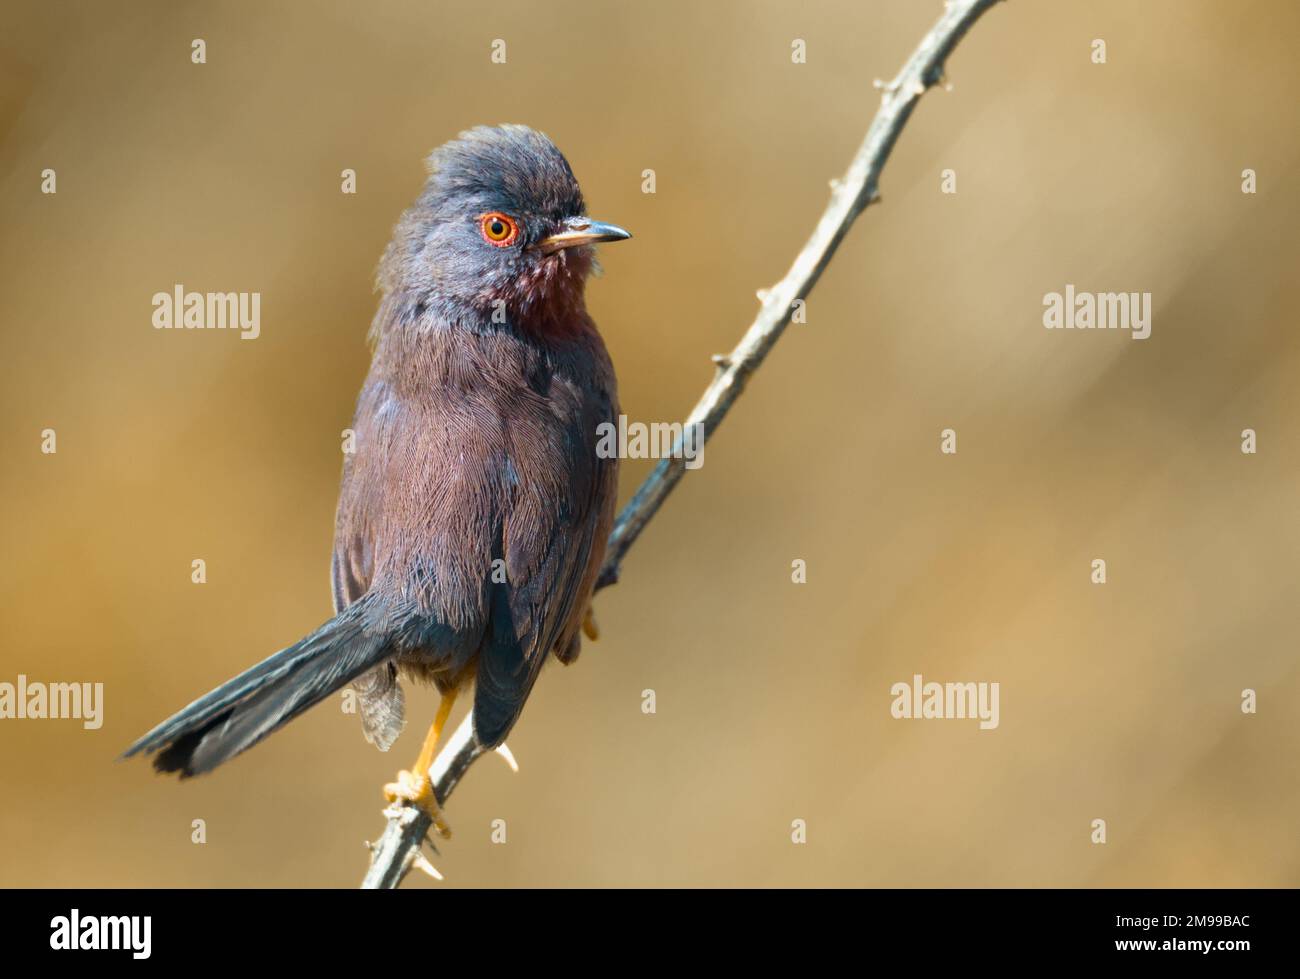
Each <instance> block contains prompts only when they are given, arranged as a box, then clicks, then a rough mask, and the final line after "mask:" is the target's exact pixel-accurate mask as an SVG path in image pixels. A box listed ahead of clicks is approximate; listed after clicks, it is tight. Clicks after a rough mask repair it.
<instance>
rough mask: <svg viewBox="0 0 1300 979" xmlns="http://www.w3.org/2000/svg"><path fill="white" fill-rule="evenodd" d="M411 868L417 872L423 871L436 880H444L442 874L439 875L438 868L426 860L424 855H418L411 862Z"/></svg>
mask: <svg viewBox="0 0 1300 979" xmlns="http://www.w3.org/2000/svg"><path fill="white" fill-rule="evenodd" d="M411 866H412V867H413V868H414V869H416V870H422V871H424V872H425V873H426V874H428V875H429V876H430V877H432V878H433V879H434V880H442V874H440V873H438V868H437V867H435V866H434V865H433V864H431V863H429V861H428V860H426V859H425V856H424V854H423V853H417V854H416V855H415V859H414V860H412V861H411Z"/></svg>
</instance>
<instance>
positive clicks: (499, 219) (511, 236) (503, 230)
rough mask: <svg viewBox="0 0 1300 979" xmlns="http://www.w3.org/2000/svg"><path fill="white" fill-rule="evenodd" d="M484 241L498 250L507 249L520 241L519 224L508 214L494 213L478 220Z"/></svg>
mask: <svg viewBox="0 0 1300 979" xmlns="http://www.w3.org/2000/svg"><path fill="white" fill-rule="evenodd" d="M478 230H479V232H480V233H481V234H482V235H483V240H484V241H486V242H487V243H488V244H489V245H493V246H495V247H497V248H506V247H509V246H510V245H513V244H514V243H515V242H516V241H518V240H519V232H520V230H521V229H520V227H519V222H518V221H516V220H515V219H514V218H512V217H510V215H508V214H502V213H501V212H500V211H492V212H491V213H490V214H484V215H483V216H482V217H481V218H479V219H478Z"/></svg>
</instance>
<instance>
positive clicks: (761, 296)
mask: <svg viewBox="0 0 1300 979" xmlns="http://www.w3.org/2000/svg"><path fill="white" fill-rule="evenodd" d="M754 295H755V296H757V297H758V301H759V302H760V303H762V304H763V305H764V306H766V305H767V301H768V300H769V299H771V298H772V290H771V289H759V290H758V291H757V292H755V293H754Z"/></svg>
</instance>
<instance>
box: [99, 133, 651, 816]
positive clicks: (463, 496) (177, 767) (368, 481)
mask: <svg viewBox="0 0 1300 979" xmlns="http://www.w3.org/2000/svg"><path fill="white" fill-rule="evenodd" d="M427 171H428V177H427V180H426V182H425V185H424V187H423V190H422V191H421V193H420V194H419V196H418V198H417V199H416V201H415V202H414V204H412V205H411V206H410V207H409V208H408V209H407V210H406V211H405V213H404V214H403V215H402V217H401V218H400V220H399V221H398V222H397V225H396V227H395V228H394V232H393V236H392V240H391V242H390V243H389V244H388V246H387V248H386V249H385V251H384V254H383V257H382V259H381V260H380V263H379V269H378V273H377V275H376V291H377V292H378V293H379V294H380V298H379V303H378V309H377V312H376V314H375V317H374V320H373V321H372V324H371V328H370V333H369V339H370V343H371V346H372V359H371V364H370V370H369V373H368V375H367V377H366V380H365V383H364V385H363V387H362V390H361V394H360V396H359V398H358V401H357V407H356V412H355V418H354V421H353V425H352V430H353V432H354V434H355V444H354V450H353V451H352V452H351V453H349V454H345V459H344V466H343V475H342V484H341V489H340V493H339V502H338V509H337V514H336V519H335V527H334V548H333V557H332V562H331V582H332V592H333V601H334V612H335V614H334V616H333V618H331V619H329V621H327V622H325V623H324V624H323V625H321V626H320V627H319V628H317V629H316V630H314V631H313V632H311V633H310V634H308V635H307V636H305V637H304V638H303V639H300V640H299V641H298V642H296V643H294V644H293V645H291V646H288V647H287V648H285V649H282V650H280V651H279V652H277V653H275V654H274V655H273V656H271V657H269V658H268V659H266V660H263V661H262V662H260V663H258V664H257V665H255V666H253V667H251V668H250V669H248V670H246V671H244V672H243V673H241V674H239V675H238V676H236V677H234V678H233V679H231V680H229V681H228V682H226V683H224V684H222V685H221V686H219V687H217V688H216V689H215V690H212V691H211V692H210V693H207V694H205V695H204V696H202V697H200V698H198V699H197V700H195V701H194V702H193V703H191V704H190V705H189V706H187V707H184V708H183V709H181V710H180V711H178V712H177V713H175V714H174V715H172V716H171V717H169V718H167V719H166V720H165V721H163V722H162V723H160V724H159V725H157V726H156V727H155V728H154V729H153V730H151V731H149V732H148V733H147V734H145V735H144V736H143V737H141V738H140V739H139V740H137V741H136V742H135V743H134V744H132V745H131V746H130V747H128V748H127V749H126V751H125V752H124V757H130V756H133V755H139V754H146V755H152V756H153V765H154V767H155V769H156V770H158V771H159V772H163V773H173V774H177V775H179V776H180V777H181V778H188V777H191V776H195V775H200V774H203V773H207V772H211V771H212V770H213V769H215V768H216V767H218V766H219V765H221V764H223V763H224V762H227V761H229V760H230V759H231V758H233V757H235V756H236V755H238V754H240V753H241V752H243V751H245V750H246V749H248V748H251V747H252V746H253V745H255V744H257V743H258V742H260V741H262V740H263V739H264V738H266V737H267V736H268V735H270V734H272V733H274V732H275V731H277V730H279V729H280V728H281V727H282V726H283V725H285V724H287V723H288V722H289V721H291V720H292V719H293V718H295V717H297V716H298V715H299V714H301V713H302V712H303V711H305V710H307V709H308V708H309V707H312V706H313V705H315V704H317V703H319V702H321V701H322V700H324V699H325V698H327V697H329V696H330V695H331V694H334V693H336V692H338V691H339V690H341V689H342V688H343V687H345V686H347V685H348V684H351V685H352V687H353V689H354V690H355V693H356V700H357V704H358V707H359V711H358V712H359V714H360V719H361V725H362V731H363V734H364V735H365V737H366V739H367V740H368V741H369V742H371V743H372V744H374V745H375V746H376V747H378V748H379V749H380V750H381V751H387V750H388V749H389V747H390V746H391V745H392V744H393V742H394V741H395V740H396V739H397V737H398V735H399V734H400V733H401V732H402V730H403V727H404V726H405V702H404V695H403V692H402V685H401V684H402V681H403V680H407V681H414V682H426V683H428V682H431V683H432V684H433V685H434V686H435V687H436V688H437V690H438V692H439V694H440V702H439V706H438V710H437V713H436V716H435V717H434V719H433V723H432V724H431V725H430V727H429V729H428V733H427V734H426V736H425V738H424V741H423V743H422V746H421V749H420V753H419V756H418V757H417V759H416V762H415V764H414V765H413V766H412V768H411V769H409V770H403V771H402V772H400V773H399V775H398V778H397V780H396V781H394V782H389V783H388V784H387V785H386V786H385V787H384V795H385V797H386V798H387V799H388V800H389V801H390V802H399V803H411V804H414V805H417V806H419V807H421V808H423V809H425V811H426V812H428V813H430V815H432V816H434V817H439V815H440V814H439V810H438V801H437V799H436V797H435V794H434V791H433V787H432V784H431V781H430V776H429V766H430V764H431V763H432V761H433V759H434V757H435V755H436V749H437V745H438V743H439V740H440V736H441V733H442V729H443V726H444V725H445V723H446V721H447V719H448V716H449V715H450V713H451V710H452V706H453V704H454V703H455V700H456V696H457V694H458V693H460V692H462V691H464V690H466V689H468V688H469V687H470V686H472V687H473V704H472V717H473V735H474V738H475V739H476V740H477V741H478V743H479V744H480V745H482V746H483V747H484V748H485V749H489V748H495V747H498V746H500V745H502V744H503V743H504V741H505V738H506V736H507V735H508V734H509V732H510V731H511V729H512V727H513V726H514V724H515V722H516V721H517V720H518V718H519V715H520V712H521V710H522V709H523V706H524V702H525V701H526V700H527V698H528V695H529V692H530V691H531V690H532V688H533V685H534V683H535V681H536V680H537V676H538V673H539V671H540V670H541V668H542V665H543V663H544V662H545V661H546V660H547V659H548V658H549V656H551V655H554V656H555V657H556V658H558V659H559V660H560V661H561V662H563V663H566V664H567V663H571V662H573V661H574V660H575V659H577V657H578V654H579V652H580V650H581V638H582V635H583V633H584V631H585V632H586V634H587V635H588V636H589V637H592V638H594V635H595V630H594V621H593V620H592V618H591V615H590V605H591V599H592V594H593V591H594V588H595V585H596V579H597V575H598V572H599V570H600V567H601V562H602V560H603V558H604V553H605V547H606V543H607V540H608V537H609V533H610V529H611V527H612V526H613V521H614V508H615V500H616V497H617V488H618V458H617V454H616V453H609V452H607V451H601V450H600V448H599V439H598V432H600V431H605V430H608V429H607V428H603V426H608V425H611V424H616V421H617V418H618V417H619V403H618V390H617V381H616V378H615V373H614V368H613V364H612V362H611V360H610V357H609V353H608V351H607V350H606V347H605V344H604V341H603V340H602V338H601V335H600V333H599V331H598V330H597V328H596V324H595V322H594V321H593V320H592V318H591V316H590V315H589V314H588V312H587V308H586V302H585V286H586V282H587V279H588V277H589V276H590V275H591V274H592V273H593V271H595V270H596V269H597V263H596V256H595V248H594V246H595V245H596V244H598V243H601V242H616V241H622V240H625V239H628V238H630V237H631V234H630V233H629V232H627V231H625V230H624V229H623V228H620V227H618V226H617V225H613V224H607V223H604V222H601V221H597V220H594V219H592V218H590V217H589V216H588V215H587V208H586V205H585V202H584V200H583V195H582V191H581V189H580V188H579V185H578V181H577V179H576V178H575V176H574V173H573V170H572V168H571V167H570V165H569V163H568V161H567V160H566V159H565V157H564V155H563V154H562V153H561V152H560V150H559V149H558V148H557V147H556V145H555V143H554V142H552V141H551V139H550V138H549V137H547V136H546V135H544V134H542V133H541V132H538V131H536V130H533V129H531V128H528V127H527V126H522V125H501V126H480V127H477V128H474V129H470V130H467V131H465V132H462V133H461V134H460V135H459V136H457V137H456V138H455V139H452V140H451V141H449V142H447V143H445V144H443V145H442V146H440V147H439V148H437V149H435V150H434V151H433V152H432V153H431V154H430V155H429V158H428V161H427Z"/></svg>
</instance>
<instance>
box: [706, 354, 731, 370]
mask: <svg viewBox="0 0 1300 979" xmlns="http://www.w3.org/2000/svg"><path fill="white" fill-rule="evenodd" d="M710 359H711V360H712V361H713V363H714V364H716V365H717V366H718V367H719V368H720V369H722V370H726V369H727V368H728V367H730V366H731V358H730V357H728V356H727V355H726V354H714V355H713V356H712V358H710Z"/></svg>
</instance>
